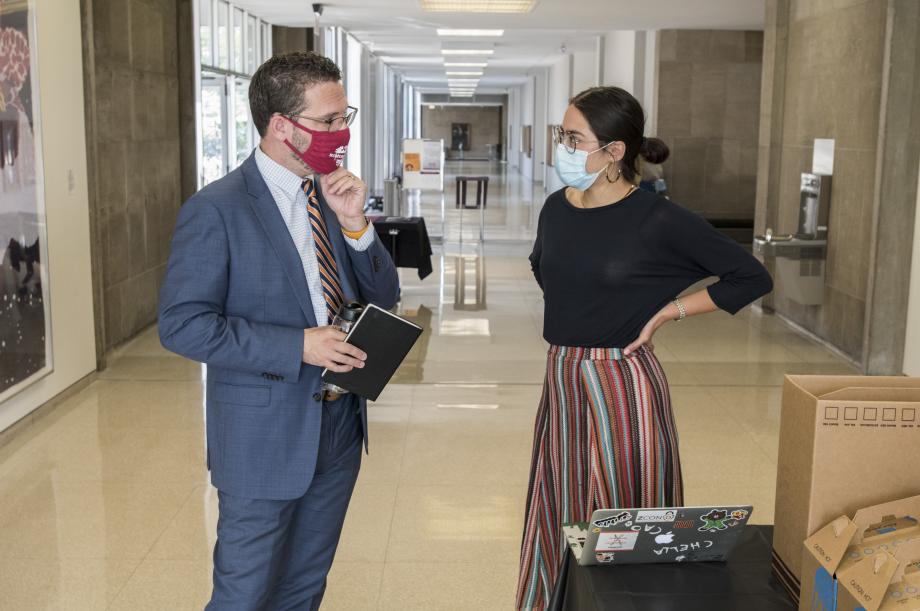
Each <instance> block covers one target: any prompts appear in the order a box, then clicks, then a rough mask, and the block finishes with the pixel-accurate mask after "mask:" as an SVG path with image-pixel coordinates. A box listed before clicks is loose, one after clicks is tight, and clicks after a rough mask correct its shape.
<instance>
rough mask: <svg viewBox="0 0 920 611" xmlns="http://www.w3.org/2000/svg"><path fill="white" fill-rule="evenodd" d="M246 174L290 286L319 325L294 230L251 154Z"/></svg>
mask: <svg viewBox="0 0 920 611" xmlns="http://www.w3.org/2000/svg"><path fill="white" fill-rule="evenodd" d="M243 176H244V177H245V178H246V186H247V188H248V189H249V195H250V196H252V197H251V199H250V200H249V205H250V207H251V208H252V211H253V212H254V213H255V215H256V218H258V219H259V223H261V225H262V229H264V230H265V233H266V234H268V242H269V243H270V244H271V246H272V249H273V250H274V251H275V254H276V255H277V256H278V260H279V261H281V267H282V269H283V270H284V273H285V274H286V275H287V277H288V280H289V281H290V283H291V289H293V291H294V295H295V296H296V297H297V302H298V303H299V304H300V309H301V310H303V313H304V316H306V317H307V322H308V323H309V325H310V326H311V327H315V326H317V324H316V314H315V313H314V312H313V300H312V299H310V289H309V287H308V286H307V278H306V276H305V275H304V273H303V262H302V261H301V260H300V254H299V253H298V252H297V247H296V246H294V241H293V240H292V239H291V233H290V231H288V228H287V225H285V224H284V218H283V217H282V216H281V212H280V211H279V210H278V204H277V203H276V202H275V198H274V197H272V193H271V191H269V189H268V185H266V184H265V181H264V180H263V179H262V174H261V173H259V168H258V166H257V165H256V161H255V157H254V156H251V157H249V159H247V160H246V161H245V162H244V163H243Z"/></svg>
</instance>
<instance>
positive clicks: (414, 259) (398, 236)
mask: <svg viewBox="0 0 920 611" xmlns="http://www.w3.org/2000/svg"><path fill="white" fill-rule="evenodd" d="M371 220H372V221H373V223H374V229H375V230H376V231H377V235H378V236H379V237H380V241H381V242H383V245H384V246H386V248H387V250H389V251H390V257H391V258H392V259H393V262H394V263H395V264H396V267H411V268H414V269H417V270H418V277H419V279H420V280H424V279H425V278H426V277H427V276H428V275H430V274H431V271H432V267H431V240H430V239H429V237H428V228H427V227H426V226H425V219H423V218H422V217H420V216H413V217H408V218H405V217H396V216H388V217H378V218H372V219H371Z"/></svg>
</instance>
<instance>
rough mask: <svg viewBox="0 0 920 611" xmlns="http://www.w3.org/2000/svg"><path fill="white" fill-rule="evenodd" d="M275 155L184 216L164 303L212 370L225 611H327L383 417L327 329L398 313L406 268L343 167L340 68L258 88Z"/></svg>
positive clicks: (258, 160)
mask: <svg viewBox="0 0 920 611" xmlns="http://www.w3.org/2000/svg"><path fill="white" fill-rule="evenodd" d="M249 101H250V108H251V111H252V117H253V120H254V122H255V124H256V127H257V128H258V130H259V134H260V135H261V137H262V138H261V142H260V144H259V147H258V148H257V149H256V150H255V151H254V153H253V154H252V156H250V157H249V159H247V160H246V161H245V162H244V163H243V164H242V166H240V167H239V168H238V169H237V170H235V171H233V172H231V173H230V174H228V175H227V176H225V177H224V178H222V179H220V180H218V181H217V182H215V183H212V184H210V185H208V186H207V187H205V188H204V189H202V190H201V191H200V192H199V193H197V194H196V195H195V196H193V197H192V198H191V199H189V200H188V201H187V202H186V203H185V205H183V206H182V209H181V211H180V212H179V218H178V221H177V223H176V231H175V234H174V236H173V242H172V252H171V254H170V257H169V264H168V267H167V270H166V278H165V280H164V282H163V288H162V292H161V294H160V312H159V331H160V340H161V341H162V343H163V345H164V346H165V347H166V348H168V349H169V350H172V351H173V352H176V353H178V354H181V355H183V356H185V357H188V358H190V359H194V360H196V361H200V362H203V363H206V364H207V440H208V451H207V455H208V468H209V469H210V471H211V481H212V483H213V484H214V486H215V487H217V490H218V498H219V511H220V517H219V521H218V525H217V544H216V545H215V548H214V589H213V593H212V596H211V601H210V603H209V604H208V606H207V608H208V609H211V610H224V609H227V610H229V609H232V610H234V611H236V610H250V609H252V610H255V609H273V610H274V609H278V610H283V609H317V608H319V605H320V602H321V601H322V597H323V592H324V590H325V585H326V575H327V573H328V572H329V568H330V566H331V565H332V559H333V556H334V555H335V549H336V546H337V544H338V541H339V535H340V534H341V530H342V523H343V521H344V519H345V511H346V509H347V507H348V502H349V500H350V498H351V493H352V490H353V489H354V485H355V480H356V478H357V476H358V469H359V468H360V464H361V446H362V441H363V444H364V446H365V448H366V444H367V411H366V410H367V405H366V402H365V401H364V399H361V398H360V397H357V396H354V395H351V394H344V395H336V394H335V393H332V392H329V391H324V390H323V383H322V380H321V379H320V373H321V372H322V370H323V368H329V369H330V370H333V371H349V370H351V369H352V368H354V367H363V366H364V362H365V360H366V359H367V355H365V354H364V353H363V352H361V351H360V350H358V349H357V348H354V347H353V346H350V345H349V344H346V343H345V342H344V341H343V340H344V334H343V333H341V332H340V331H338V330H336V329H334V328H333V327H330V326H329V323H330V322H331V320H332V317H333V316H334V314H335V312H336V311H337V309H338V308H339V307H340V306H341V305H342V303H346V302H349V301H360V302H364V303H374V304H376V305H378V306H380V307H382V308H385V309H389V308H392V307H393V306H394V305H395V304H396V302H397V300H398V297H399V282H398V279H397V275H396V269H395V267H394V266H393V261H392V259H391V258H390V256H389V254H388V252H387V251H386V249H385V248H384V247H383V245H382V244H381V242H380V241H379V239H378V238H377V237H376V233H375V231H374V229H373V227H370V226H369V224H368V222H367V220H366V219H365V217H364V212H363V210H364V202H365V199H366V196H367V187H366V185H365V184H364V183H363V182H361V180H360V179H358V178H357V177H356V176H354V175H353V174H351V173H349V172H348V171H347V170H345V168H343V167H340V166H341V162H342V160H343V159H344V154H345V150H346V146H347V144H348V125H349V124H350V123H351V121H352V120H353V118H354V113H355V112H357V109H354V108H351V107H350V106H348V102H347V100H346V97H345V90H344V88H343V87H342V84H341V73H340V72H339V69H338V68H337V67H336V65H335V64H334V63H333V62H332V61H330V60H328V59H326V58H324V57H322V56H319V55H316V54H314V53H291V54H287V55H279V56H275V57H273V58H272V59H270V60H268V61H267V62H266V63H265V64H263V65H262V66H261V67H260V68H259V70H258V71H257V72H256V74H255V75H254V76H253V79H252V82H251V85H250V88H249Z"/></svg>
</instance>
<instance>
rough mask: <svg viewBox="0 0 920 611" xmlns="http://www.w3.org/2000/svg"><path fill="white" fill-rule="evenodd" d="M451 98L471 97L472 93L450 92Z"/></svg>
mask: <svg viewBox="0 0 920 611" xmlns="http://www.w3.org/2000/svg"><path fill="white" fill-rule="evenodd" d="M450 97H452V98H471V97H473V94H472V93H452V94H450Z"/></svg>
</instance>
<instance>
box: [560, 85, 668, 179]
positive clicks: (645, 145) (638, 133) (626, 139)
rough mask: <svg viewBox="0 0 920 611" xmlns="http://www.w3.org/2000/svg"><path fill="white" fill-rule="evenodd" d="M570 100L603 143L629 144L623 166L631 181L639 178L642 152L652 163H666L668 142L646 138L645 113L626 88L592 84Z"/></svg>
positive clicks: (624, 175) (624, 172) (624, 174)
mask: <svg viewBox="0 0 920 611" xmlns="http://www.w3.org/2000/svg"><path fill="white" fill-rule="evenodd" d="M569 103H570V104H571V105H572V106H574V107H575V108H577V109H578V110H579V111H581V114H583V115H584V116H585V119H586V120H587V121H588V125H590V126H591V131H593V132H594V134H595V135H596V136H597V139H598V140H599V141H600V142H601V143H602V144H606V143H609V142H616V141H620V142H623V143H625V144H626V153H625V155H623V159H622V161H621V166H620V167H621V169H622V171H623V177H624V178H625V179H626V180H628V181H629V182H634V181H635V179H636V174H637V173H638V169H637V161H638V158H639V155H641V156H642V157H643V158H644V159H645V160H646V161H648V162H649V163H664V161H665V160H667V158H668V156H669V155H670V154H671V152H670V150H669V149H668V145H667V144H665V143H664V142H662V141H661V140H659V139H658V138H646V137H644V134H645V112H644V111H643V110H642V105H641V104H639V101H638V100H637V99H636V98H634V97H633V96H632V95H631V94H630V93H629V92H628V91H626V90H625V89H620V88H619V87H591V88H590V89H585V90H584V91H582V92H581V93H579V94H578V95H576V96H575V97H574V98H572V99H571V100H570V101H569Z"/></svg>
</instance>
